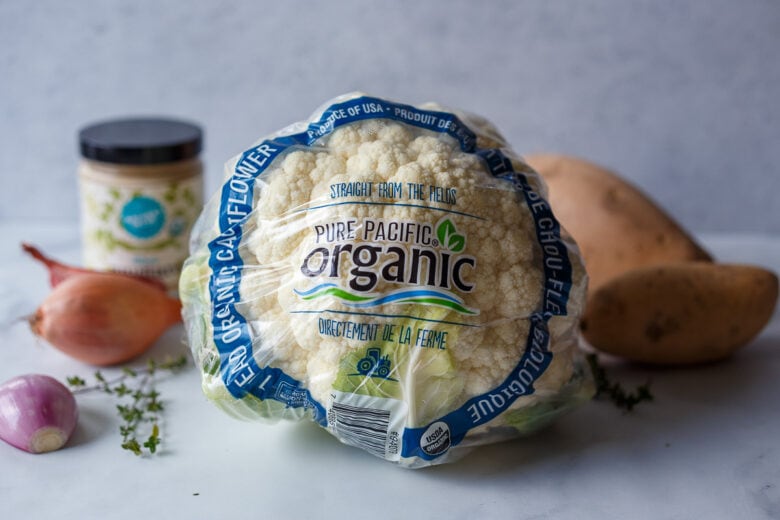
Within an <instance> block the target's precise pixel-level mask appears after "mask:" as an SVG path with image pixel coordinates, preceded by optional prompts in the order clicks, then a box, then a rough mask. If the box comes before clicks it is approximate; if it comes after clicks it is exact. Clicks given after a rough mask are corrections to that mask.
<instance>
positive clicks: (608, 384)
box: [587, 354, 653, 412]
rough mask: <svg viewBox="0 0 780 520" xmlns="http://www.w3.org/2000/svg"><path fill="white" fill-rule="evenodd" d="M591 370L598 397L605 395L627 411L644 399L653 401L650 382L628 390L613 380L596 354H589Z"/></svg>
mask: <svg viewBox="0 0 780 520" xmlns="http://www.w3.org/2000/svg"><path fill="white" fill-rule="evenodd" d="M587 359H588V364H589V365H590V370H591V372H593V379H594V380H595V382H596V398H598V397H602V396H605V397H607V398H608V399H609V400H611V401H612V402H613V403H614V404H615V406H617V407H618V408H621V409H623V410H625V411H627V412H630V411H632V410H633V409H634V407H635V406H636V405H637V404H639V403H641V402H643V401H652V400H653V394H652V392H651V391H650V382H649V381H648V382H647V383H645V384H642V385H639V386H637V387H636V388H635V389H634V391H632V392H628V391H626V390H625V389H624V388H623V387H622V386H621V384H620V383H618V382H615V381H611V380H610V379H609V377H608V376H607V372H606V371H605V370H604V367H602V366H601V365H600V364H599V360H598V356H597V355H596V354H588V355H587Z"/></svg>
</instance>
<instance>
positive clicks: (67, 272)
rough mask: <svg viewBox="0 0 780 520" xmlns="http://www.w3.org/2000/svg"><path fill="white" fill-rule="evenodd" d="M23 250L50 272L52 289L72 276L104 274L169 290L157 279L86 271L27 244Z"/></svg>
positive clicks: (23, 244)
mask: <svg viewBox="0 0 780 520" xmlns="http://www.w3.org/2000/svg"><path fill="white" fill-rule="evenodd" d="M22 249H23V250H24V251H25V253H27V254H29V255H30V256H31V257H33V258H34V259H36V260H38V261H39V262H41V263H42V264H43V265H44V266H45V267H46V269H47V270H48V271H49V283H50V284H51V286H52V287H56V286H57V285H58V284H59V283H60V282H62V281H63V280H65V279H67V278H70V277H71V276H75V275H79V274H90V273H103V274H113V275H118V274H122V275H123V276H131V277H133V278H136V279H138V280H141V281H143V282H146V283H148V284H151V285H154V286H155V287H159V288H160V289H162V290H167V288H166V287H165V284H164V283H163V282H162V280H159V279H157V278H150V277H148V276H142V275H136V274H125V273H115V272H111V271H96V270H94V269H85V268H83V267H76V266H73V265H68V264H63V263H62V262H58V261H57V260H55V259H53V258H51V257H49V256H46V255H45V254H43V252H42V251H41V250H40V249H38V248H37V247H35V246H33V245H32V244H28V243H26V242H23V243H22Z"/></svg>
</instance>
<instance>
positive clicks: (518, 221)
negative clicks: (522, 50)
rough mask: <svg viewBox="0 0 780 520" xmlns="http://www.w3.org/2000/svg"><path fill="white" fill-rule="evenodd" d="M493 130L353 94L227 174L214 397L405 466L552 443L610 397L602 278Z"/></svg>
mask: <svg viewBox="0 0 780 520" xmlns="http://www.w3.org/2000/svg"><path fill="white" fill-rule="evenodd" d="M545 197H546V191H545V187H544V185H543V183H542V180H541V179H540V177H539V176H538V175H537V174H536V173H535V172H534V171H533V170H531V168H530V167H529V166H527V165H526V164H525V163H524V162H523V161H522V160H521V158H520V157H519V156H518V155H516V154H515V153H514V152H513V151H512V150H511V148H510V147H509V145H508V144H507V143H506V141H505V140H504V138H503V137H502V136H501V134H500V132H499V131H498V130H497V129H496V128H495V127H494V126H493V125H492V124H491V123H490V122H488V121H487V120H485V119H483V118H480V117H477V116H474V115H471V114H468V113H463V112H460V111H452V110H447V109H444V108H442V107H440V106H438V105H433V104H428V105H422V106H419V107H416V106H410V105H405V104H400V103H396V102H393V101H389V100H386V99H380V98H376V97H371V96H367V95H364V94H361V93H353V94H348V95H345V96H341V97H339V98H336V99H334V100H332V101H330V102H328V103H326V104H325V105H323V106H322V107H321V108H320V109H319V110H317V111H316V112H315V113H314V115H312V117H311V118H310V119H309V120H307V121H304V122H300V123H296V124H294V125H291V126H289V127H287V128H286V129H284V130H282V131H280V132H277V133H276V134H274V135H271V136H268V137H266V138H263V139H261V140H259V141H258V142H257V143H255V145H254V146H252V147H251V148H249V149H247V150H246V151H244V152H243V153H242V154H240V155H239V156H237V157H234V158H233V159H232V160H230V161H229V162H228V163H227V164H226V172H225V178H224V183H223V185H222V187H221V190H220V191H219V192H218V193H216V194H215V195H214V197H213V198H212V200H211V201H210V202H209V203H208V204H207V205H206V207H205V208H204V210H203V213H202V214H201V216H200V218H199V219H198V221H197V223H196V225H195V227H194V229H193V232H192V236H191V241H190V257H189V258H188V259H187V261H186V262H185V265H184V269H183V272H182V276H181V279H180V285H179V294H180V297H181V298H182V302H183V309H184V310H183V313H184V321H185V326H186V330H187V335H188V341H189V345H190V346H191V349H192V352H193V355H194V358H195V360H196V362H197V364H198V366H199V368H200V371H201V373H202V388H203V391H204V392H205V394H206V396H207V397H208V398H209V399H210V400H212V401H213V402H214V403H215V404H217V405H218V406H219V407H220V408H222V409H223V410H225V411H226V412H227V413H229V414H231V415H234V416H236V417H239V418H242V419H248V420H255V419H262V420H270V421H276V420H282V419H288V420H312V421H315V422H316V423H318V424H319V425H320V426H322V427H323V428H326V429H327V430H328V431H329V432H330V433H331V434H333V435H334V436H335V437H336V438H337V439H338V440H340V441H341V442H343V443H346V444H349V445H352V446H356V447H358V448H361V449H363V450H365V451H367V452H369V453H371V454H373V455H376V456H377V457H380V458H382V459H385V460H388V461H391V462H395V463H398V464H400V465H402V466H405V467H413V468H415V467H424V466H430V465H433V464H440V463H444V462H451V461H454V460H456V459H458V458H459V457H461V456H463V455H464V454H466V453H468V452H469V451H470V450H471V449H472V448H473V447H474V446H476V445H479V444H485V443H492V442H498V441H502V440H505V439H510V438H514V437H518V436H521V435H526V434H529V433H531V432H534V431H537V430H539V429H540V428H542V427H543V426H545V425H546V424H548V423H549V422H550V421H552V420H553V419H555V418H556V417H558V416H559V415H560V414H561V413H563V412H565V411H567V410H570V409H571V408H573V407H574V406H576V405H578V404H580V403H582V402H584V401H586V400H587V399H589V398H590V397H591V396H592V393H593V387H592V381H591V379H590V372H589V371H588V369H587V367H586V366H585V363H584V362H583V357H582V354H581V350H580V348H579V342H580V336H579V330H578V321H579V317H580V314H581V311H582V308H583V305H584V299H585V291H586V285H587V277H586V274H585V270H584V267H583V262H582V258H581V256H580V254H579V251H578V249H577V246H576V244H574V242H573V241H572V240H571V238H570V237H569V235H568V234H567V233H566V231H565V230H564V229H562V228H561V226H560V225H559V224H558V222H557V220H556V219H555V217H554V215H553V214H552V212H551V210H550V207H549V205H548V204H547V202H546V199H545Z"/></svg>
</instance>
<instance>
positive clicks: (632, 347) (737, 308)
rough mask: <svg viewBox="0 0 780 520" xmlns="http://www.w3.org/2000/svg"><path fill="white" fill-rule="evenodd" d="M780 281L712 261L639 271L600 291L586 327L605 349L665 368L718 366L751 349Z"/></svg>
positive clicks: (585, 318)
mask: <svg viewBox="0 0 780 520" xmlns="http://www.w3.org/2000/svg"><path fill="white" fill-rule="evenodd" d="M777 291H778V280H777V275H775V274H774V273H772V272H771V271H767V270H766V269H763V268H761V267H757V266H750V265H737V264H715V263H706V262H688V263H677V264H670V265H664V266H651V267H644V268H639V269H635V270H633V271H630V272H627V273H626V274H623V275H621V276H618V277H616V278H613V279H612V280H611V281H609V282H607V283H606V284H604V285H602V286H601V287H600V288H599V289H598V290H597V291H595V292H594V293H593V295H592V297H591V299H590V301H589V302H588V305H587V307H586V309H585V313H584V315H583V319H582V322H581V327H582V331H583V335H584V337H585V338H586V339H587V341H588V342H589V343H590V344H591V345H592V346H593V347H594V348H596V349H597V350H601V351H603V352H607V353H609V354H613V355H616V356H620V357H623V358H626V359H630V360H634V361H640V362H644V363H652V364H662V365H681V364H692V363H703V362H709V361H716V360H720V359H723V358H726V357H728V356H729V355H730V354H731V353H733V352H734V351H735V350H737V349H739V348H740V347H743V346H745V345H746V344H748V343H749V342H750V341H751V340H752V339H753V338H754V337H755V336H756V335H757V334H758V333H759V332H760V331H761V329H763V328H764V326H765V325H766V324H767V322H768V321H769V319H770V318H771V316H772V312H773V311H774V308H775V303H776V301H777Z"/></svg>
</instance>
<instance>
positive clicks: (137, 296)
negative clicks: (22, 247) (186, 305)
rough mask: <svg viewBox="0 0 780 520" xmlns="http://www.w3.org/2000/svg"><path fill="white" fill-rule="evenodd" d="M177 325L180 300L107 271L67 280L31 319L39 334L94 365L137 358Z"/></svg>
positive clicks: (56, 345) (59, 285)
mask: <svg viewBox="0 0 780 520" xmlns="http://www.w3.org/2000/svg"><path fill="white" fill-rule="evenodd" d="M179 321H181V302H180V301H179V300H178V299H175V298H171V297H170V296H168V295H167V294H166V293H165V292H164V291H162V290H160V289H158V288H156V287H154V286H152V285H149V284H147V283H144V282H142V281H140V280H136V279H134V278H132V277H129V276H123V275H113V274H104V273H99V274H97V273H84V274H78V275H76V276H71V277H68V278H67V279H65V280H63V281H62V282H60V283H59V284H58V285H57V286H55V287H54V289H52V291H51V293H49V295H48V296H47V297H46V299H45V300H44V301H43V303H42V304H41V306H40V307H38V310H37V311H36V312H35V314H34V315H33V316H31V317H30V318H29V323H30V327H31V328H32V331H33V332H34V333H35V334H36V335H37V336H40V337H41V338H43V339H45V340H46V341H47V342H48V343H50V344H51V345H53V346H54V347H56V348H57V349H59V350H60V351H62V352H64V353H65V354H67V355H69V356H71V357H73V358H76V359H78V360H80V361H83V362H85V363H89V364H92V365H115V364H118V363H122V362H125V361H128V360H130V359H133V358H135V357H137V356H139V355H140V354H142V353H144V352H146V351H147V350H148V349H149V348H150V347H151V346H152V345H153V344H154V342H155V341H156V340H157V339H158V338H159V337H160V336H161V335H162V333H163V332H165V330H167V329H168V328H169V327H171V326H172V325H174V324H175V323H178V322H179Z"/></svg>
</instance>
